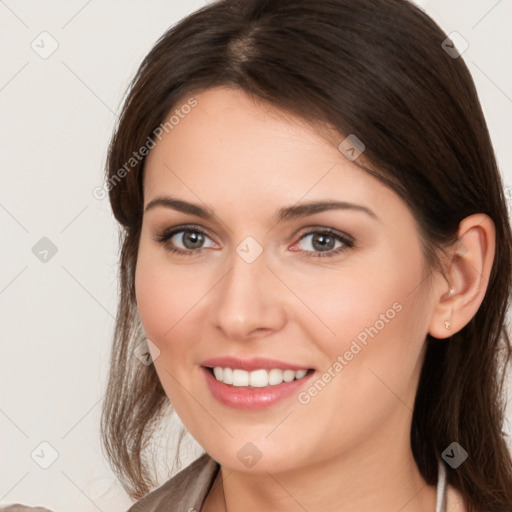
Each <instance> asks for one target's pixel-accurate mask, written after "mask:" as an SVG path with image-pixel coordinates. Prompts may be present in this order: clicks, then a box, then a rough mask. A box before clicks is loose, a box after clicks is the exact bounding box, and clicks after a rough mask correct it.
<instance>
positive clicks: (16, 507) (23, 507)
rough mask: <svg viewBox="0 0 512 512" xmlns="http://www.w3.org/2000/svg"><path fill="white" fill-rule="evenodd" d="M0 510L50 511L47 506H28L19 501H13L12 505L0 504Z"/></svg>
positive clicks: (1, 511)
mask: <svg viewBox="0 0 512 512" xmlns="http://www.w3.org/2000/svg"><path fill="white" fill-rule="evenodd" d="M0 512H52V511H51V510H50V509H49V508H44V507H29V506H27V505H21V504H20V503H13V504H12V505H5V506H0Z"/></svg>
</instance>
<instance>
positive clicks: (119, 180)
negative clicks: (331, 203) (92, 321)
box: [101, 0, 512, 512]
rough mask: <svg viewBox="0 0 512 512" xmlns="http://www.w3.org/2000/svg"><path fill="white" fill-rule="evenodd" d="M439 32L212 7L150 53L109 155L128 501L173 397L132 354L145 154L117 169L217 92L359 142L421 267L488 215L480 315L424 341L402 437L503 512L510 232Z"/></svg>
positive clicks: (507, 485) (479, 120)
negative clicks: (389, 192)
mask: <svg viewBox="0 0 512 512" xmlns="http://www.w3.org/2000/svg"><path fill="white" fill-rule="evenodd" d="M446 37H447V36H446V34H445V33H444V32H443V31H442V30H441V29H440V28H439V26H438V25H437V24H436V23H434V22H433V21H432V20H431V19H430V18H429V17H428V16H427V15H426V14H425V13H424V12H423V11H422V10H420V9H419V8H418V7H416V6H414V5H413V4H411V3H409V2H407V1H405V0H393V1H390V0H223V1H219V2H216V3H212V4H210V5H208V6H206V7H204V8H202V9H200V10H198V11H196V12H194V13H193V14H191V15H189V16H187V17H186V18H184V19H183V20H182V21H180V22H179V23H178V24H176V25H175V26H173V27H171V28H170V29H169V30H168V31H167V32H166V33H165V34H164V35H163V36H162V37H161V38H160V39H159V41H158V42H157V43H156V45H155V46H154V47H153V49H152V50H151V51H150V53H149V54H148V55H147V56H146V58H145V59H144V61H143V62H142V64H141V66H140V68H139V70H138V72H137V74H136V76H135V77H134V79H133V82H132V84H131V86H130V89H129V92H128V95H127V97H126V99H125V103H124V106H123V110H122V113H121V116H120V120H119V123H118V126H117V127H116V130H115V133H114V135H113V138H112V141H111V144H110V147H109V154H108V161H107V180H108V190H109V197H110V202H111V205H112V209H113V212H114V215H115V217H116V219H117V220H118V221H119V223H120V224H121V227H120V241H121V244H122V248H121V255H120V302H119V306H118V313H117V320H116V327H115V334H114V342H113V347H112V354H111V363H110V364H111V366H110V375H109V381H108V390H107V395H106V399H105V401H104V404H103V410H102V424H101V427H102V442H103V447H104V451H105V453H106V456H107V457H108V459H109V461H110V463H111V465H112V467H113V468H114V470H115V472H116V473H117V475H118V477H119V478H120V480H121V482H122V484H123V486H124V487H125V489H126V490H127V492H128V493H129V494H130V495H131V496H132V497H133V498H139V497H141V496H143V495H144V494H146V493H147V492H148V491H149V490H150V488H151V487H152V486H154V485H155V481H154V476H153V474H152V473H151V470H150V467H149V462H148V459H147V457H146V456H145V454H146V449H147V447H148V446H149V444H150V440H151V437H152V435H153V433H154V430H155V427H156V426H158V425H159V424H160V423H161V420H162V418H163V412H164V411H165V410H166V408H170V404H169V401H168V399H167V397H166V395H165V392H164V390H163V388H162V386H161V384H160V381H159V378H158V376H157V373H156V371H155V368H154V366H153V365H147V366H146V365H144V364H141V363H140V362H139V361H138V360H137V358H135V357H134V350H135V348H136V347H137V346H138V345H139V344H140V343H141V342H142V341H144V333H143V332H142V329H141V325H140V319H139V317H138V312H137V306H136V300H135V290H134V274H135V267H136V263H137V250H138V244H139V236H140V230H141V223H142V215H143V210H142V208H143V190H142V175H143V167H144V158H141V159H140V161H139V160H137V161H136V162H133V161H132V162H131V164H130V168H129V169H128V170H127V167H126V163H127V162H128V161H130V158H131V157H132V155H133V153H134V151H137V150H138V149H139V148H142V147H144V145H146V144H148V143H149V142H150V141H154V139H155V130H156V129H157V128H158V126H159V125H160V124H161V123H163V122H164V121H165V119H166V118H167V116H168V115H169V113H170V112H171V110H172V109H173V108H176V107H177V106H179V105H180V102H183V101H184V100H183V98H187V95H188V96H191V95H192V94H194V93H198V92H200V91H203V90H207V89H209V88H211V87H214V86H218V85H226V86H231V87H237V88H240V89H241V90H243V91H245V92H246V93H247V94H250V95H251V96H252V97H254V98H257V99H259V100H260V101H264V102H268V103H269V104H272V105H275V106H277V107H279V108H281V109H283V110H284V111H287V112H290V113H292V114H294V115H296V116H300V117H302V118H304V119H306V120H308V121H310V122H319V123H325V126H331V127H334V128H335V129H336V130H337V131H338V132H339V133H340V134H345V135H348V134H355V135H356V136H357V137H358V138H359V139H360V140H361V141H363V143H364V144H365V146H366V149H365V152H364V156H365V162H368V163H369V164H370V166H371V167H372V169H370V168H369V167H370V166H369V167H364V166H362V164H361V162H359V161H356V163H359V164H361V166H362V168H363V169H365V170H366V171H367V172H371V173H372V174H373V175H375V176H376V177H377V178H378V179H381V180H382V181H383V182H384V183H386V184H387V185H388V186H390V187H392V189H393V190H395V192H397V193H398V194H399V195H400V196H401V197H402V198H403V200H404V201H405V202H406V203H407V204H408V206H409V208H410V209H411V211H412V212H413V214H414V216H415V218H416V219H417V221H418V224H419V226H420V232H421V235H422V237H423V239H424V240H425V241H426V247H425V254H426V256H427V262H428V264H429V268H431V269H432V270H433V269H434V268H439V261H440V260H439V259H438V256H439V254H440V253H439V251H442V250H443V248H446V247H447V246H448V245H449V244H451V243H453V242H454V240H456V236H457V229H458V226H459V223H460V222H461V220H462V219H464V218H465V217H466V216H468V215H471V214H473V213H485V214H487V215H489V216H490V218H491V219H492V220H493V221H494V223H495V226H496V253H495V259H494V264H493V268H492V272H491V275H490V279H489V282H488V288H487V291H486V294H485V297H484V300H483V302H482V304H481V307H480V309H479V310H478V312H477V313H476V315H475V316H474V317H473V318H472V319H471V320H470V322H469V323H468V324H467V325H466V326H465V327H464V328H463V329H461V330H460V331H459V332H457V333H456V334H454V335H453V336H452V337H451V338H449V339H446V340H437V339H434V338H432V337H431V336H430V335H428V336H427V339H426V343H427V350H426V355H425V359H424V363H423V367H422V372H421V377H420V381H419V386H418V390H417V396H416V401H415V405H414V412H413V418H412V428H411V436H410V441H411V447H412V451H413V454H414V457H415V460H416V463H417V465H418V468H419V470H420V472H421V474H422V475H423V477H424V478H425V480H426V481H427V483H428V484H430V485H434V484H435V483H436V481H437V460H438V459H440V458H441V454H442V452H443V451H444V450H445V449H446V448H447V447H448V446H449V445H450V444H451V443H452V442H453V441H456V442H458V443H459V444H460V445H461V446H462V447H463V448H464V449H465V450H466V451H467V452H468V454H469V457H468V459H467V460H466V461H465V462H464V463H463V464H461V465H460V466H459V467H458V468H457V469H452V468H450V467H448V468H447V471H448V473H447V478H448V482H449V483H450V484H452V485H453V486H454V487H455V488H457V489H458V490H459V491H460V492H461V494H462V495H463V497H464V500H465V503H466V507H467V510H468V512H475V511H479V510H486V511H488V512H506V511H508V512H510V510H512V460H511V455H510V452H509V450H508V448H507V445H506V442H505V439H504V435H503V432H502V424H503V421H504V409H505V403H504V401H503V395H502V392H503V383H504V379H505V375H506V369H507V368H508V363H509V359H510V356H511V351H512V349H511V346H510V340H509V336H508V334H507V332H506V312H507V306H508V301H509V298H510V292H511V274H512V269H511V248H512V233H511V228H510V223H509V219H508V214H507V207H506V203H505V197H504V192H503V185H502V181H501V177H500V174H499V171H498V168H497V164H496V160H495V156H494V152H493V148H492V144H491V140H490V137H489V133H488V129H487V126H486V122H485V119H484V116H483V113H482V109H481V106H480V103H479V100H478V98H477V93H476V90H475V86H474V83H473V81H472V78H471V75H470V73H469V71H468V69H467V67H466V65H465V64H464V62H463V60H462V58H461V57H458V58H457V55H454V54H453V52H452V54H451V55H450V54H449V53H447V51H445V49H444V48H443V47H442V43H443V41H444V40H445V39H446ZM341 140H342V139H341V138H340V142H341ZM132 164H133V165H132ZM122 168H124V169H125V172H124V173H120V170H121V169H122ZM500 376H501V378H500ZM169 410H170V409H169Z"/></svg>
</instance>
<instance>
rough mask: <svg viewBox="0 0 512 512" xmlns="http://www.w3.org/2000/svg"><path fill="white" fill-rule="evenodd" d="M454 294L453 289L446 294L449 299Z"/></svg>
mask: <svg viewBox="0 0 512 512" xmlns="http://www.w3.org/2000/svg"><path fill="white" fill-rule="evenodd" d="M454 293H455V290H454V289H453V288H450V291H449V292H448V297H451V296H452V295H453V294H454Z"/></svg>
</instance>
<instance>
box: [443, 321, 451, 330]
mask: <svg viewBox="0 0 512 512" xmlns="http://www.w3.org/2000/svg"><path fill="white" fill-rule="evenodd" d="M444 326H445V327H446V328H447V329H449V328H450V322H448V320H445V322H444Z"/></svg>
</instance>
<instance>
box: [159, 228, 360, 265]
mask: <svg viewBox="0 0 512 512" xmlns="http://www.w3.org/2000/svg"><path fill="white" fill-rule="evenodd" d="M186 231H194V232H198V233H201V234H203V235H205V236H206V237H208V238H209V239H210V240H212V241H213V243H214V244H216V245H219V244H218V243H217V242H216V241H215V239H214V237H212V236H210V234H209V231H208V230H207V229H206V228H203V227H202V226H199V225H197V224H185V225H178V226H173V227H171V228H167V229H164V230H163V231H162V232H160V233H159V234H157V235H156V236H155V237H154V238H153V239H154V240H155V241H156V242H159V243H160V244H162V245H164V246H167V247H166V250H168V251H169V252H171V253H176V254H181V255H194V254H200V253H201V252H202V251H203V250H204V249H208V247H200V248H198V249H182V248H181V247H175V246H172V247H169V244H168V242H169V239H170V238H172V237H173V236H175V235H176V234H177V233H180V232H186ZM300 232H302V234H300ZM300 232H299V234H295V235H294V239H295V238H297V237H298V239H297V241H296V242H295V243H294V244H293V245H294V246H295V245H297V244H298V243H300V242H301V240H303V239H304V238H305V237H307V236H311V235H314V234H327V235H331V236H332V237H334V238H335V239H337V240H338V241H340V242H341V243H342V244H343V245H342V247H338V248H336V249H330V250H327V251H304V250H297V251H295V250H292V252H302V253H305V255H306V256H307V257H335V256H337V255H338V254H340V253H342V252H344V251H346V250H348V249H351V248H353V247H354V246H355V239H354V237H353V236H351V235H349V234H348V233H344V232H342V231H339V230H337V229H335V228H331V227H327V226H319V225H312V226H311V225H310V226H305V227H302V228H301V230H300Z"/></svg>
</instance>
